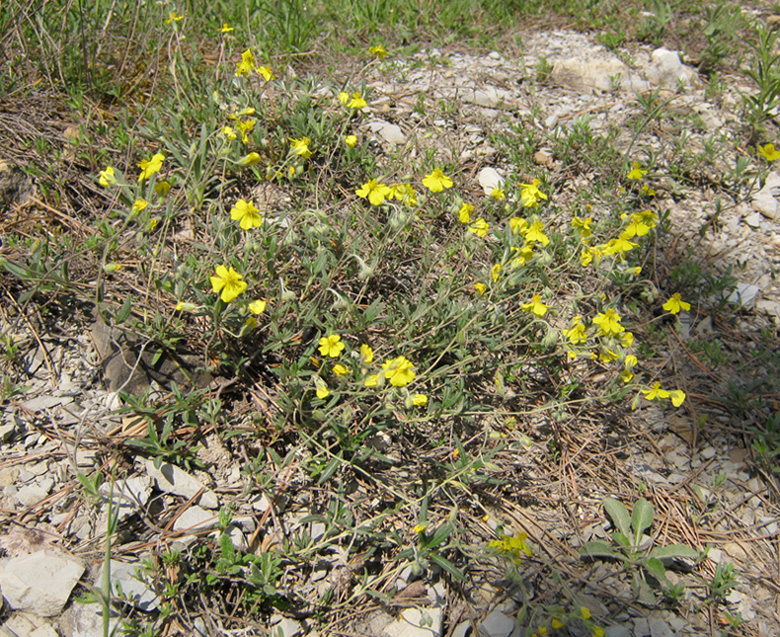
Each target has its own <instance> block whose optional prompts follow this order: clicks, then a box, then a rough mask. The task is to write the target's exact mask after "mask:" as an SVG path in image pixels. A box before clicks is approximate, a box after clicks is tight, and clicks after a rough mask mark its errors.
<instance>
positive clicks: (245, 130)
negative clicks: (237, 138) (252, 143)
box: [236, 117, 257, 144]
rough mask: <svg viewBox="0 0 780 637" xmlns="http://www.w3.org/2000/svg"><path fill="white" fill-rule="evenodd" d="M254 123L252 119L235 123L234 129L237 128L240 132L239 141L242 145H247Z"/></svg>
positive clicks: (255, 121) (254, 120)
mask: <svg viewBox="0 0 780 637" xmlns="http://www.w3.org/2000/svg"><path fill="white" fill-rule="evenodd" d="M256 123H257V120H256V119H255V118H254V117H250V118H249V119H248V120H246V121H241V120H237V121H236V128H238V130H239V131H241V141H242V142H243V143H244V144H248V143H249V133H251V132H252V130H253V129H254V127H255V124H256Z"/></svg>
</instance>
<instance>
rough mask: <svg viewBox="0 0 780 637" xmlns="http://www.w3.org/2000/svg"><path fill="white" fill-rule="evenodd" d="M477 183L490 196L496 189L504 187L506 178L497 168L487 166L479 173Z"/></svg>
mask: <svg viewBox="0 0 780 637" xmlns="http://www.w3.org/2000/svg"><path fill="white" fill-rule="evenodd" d="M477 181H478V182H479V185H480V186H482V189H483V190H484V191H485V194H486V195H490V193H492V192H493V189H494V188H501V186H503V185H504V178H503V177H502V176H501V175H500V174H499V172H498V171H497V170H496V169H495V168H491V167H490V166H487V167H485V168H483V169H482V170H480V171H479V175H477Z"/></svg>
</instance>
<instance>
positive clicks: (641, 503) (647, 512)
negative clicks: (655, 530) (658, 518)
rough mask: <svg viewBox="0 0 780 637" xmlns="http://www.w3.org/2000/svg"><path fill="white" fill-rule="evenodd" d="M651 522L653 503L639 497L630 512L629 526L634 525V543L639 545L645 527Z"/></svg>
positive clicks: (648, 526) (647, 527)
mask: <svg viewBox="0 0 780 637" xmlns="http://www.w3.org/2000/svg"><path fill="white" fill-rule="evenodd" d="M652 523H653V505H652V504H650V503H649V502H648V501H647V500H645V499H644V498H640V499H639V500H637V501H636V503H635V504H634V510H633V511H632V512H631V526H632V527H634V545H635V546H637V545H639V541H640V540H641V539H642V534H643V533H644V532H645V529H649V528H650V525H651V524H652Z"/></svg>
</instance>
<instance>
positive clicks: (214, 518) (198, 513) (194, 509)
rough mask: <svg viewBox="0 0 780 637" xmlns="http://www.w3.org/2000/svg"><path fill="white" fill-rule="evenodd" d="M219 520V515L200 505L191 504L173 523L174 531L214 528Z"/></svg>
mask: <svg viewBox="0 0 780 637" xmlns="http://www.w3.org/2000/svg"><path fill="white" fill-rule="evenodd" d="M218 522H219V516H218V515H215V514H214V513H212V512H211V511H206V510H205V509H202V508H201V507H199V506H191V507H190V508H189V509H187V510H186V511H185V512H184V513H182V514H181V515H180V516H179V518H178V519H177V520H176V522H174V523H173V530H174V531H185V530H186V531H204V530H207V529H213V528H214V527H215V526H217V523H218Z"/></svg>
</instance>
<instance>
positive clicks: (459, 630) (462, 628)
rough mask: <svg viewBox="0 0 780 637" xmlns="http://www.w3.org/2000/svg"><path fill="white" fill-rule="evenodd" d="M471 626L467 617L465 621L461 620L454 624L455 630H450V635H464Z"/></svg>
mask: <svg viewBox="0 0 780 637" xmlns="http://www.w3.org/2000/svg"><path fill="white" fill-rule="evenodd" d="M470 628H471V622H470V621H469V620H468V619H467V620H466V621H465V622H461V623H460V624H458V625H457V626H455V630H453V631H452V636H451V637H466V635H467V634H468V632H469V629H470Z"/></svg>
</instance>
